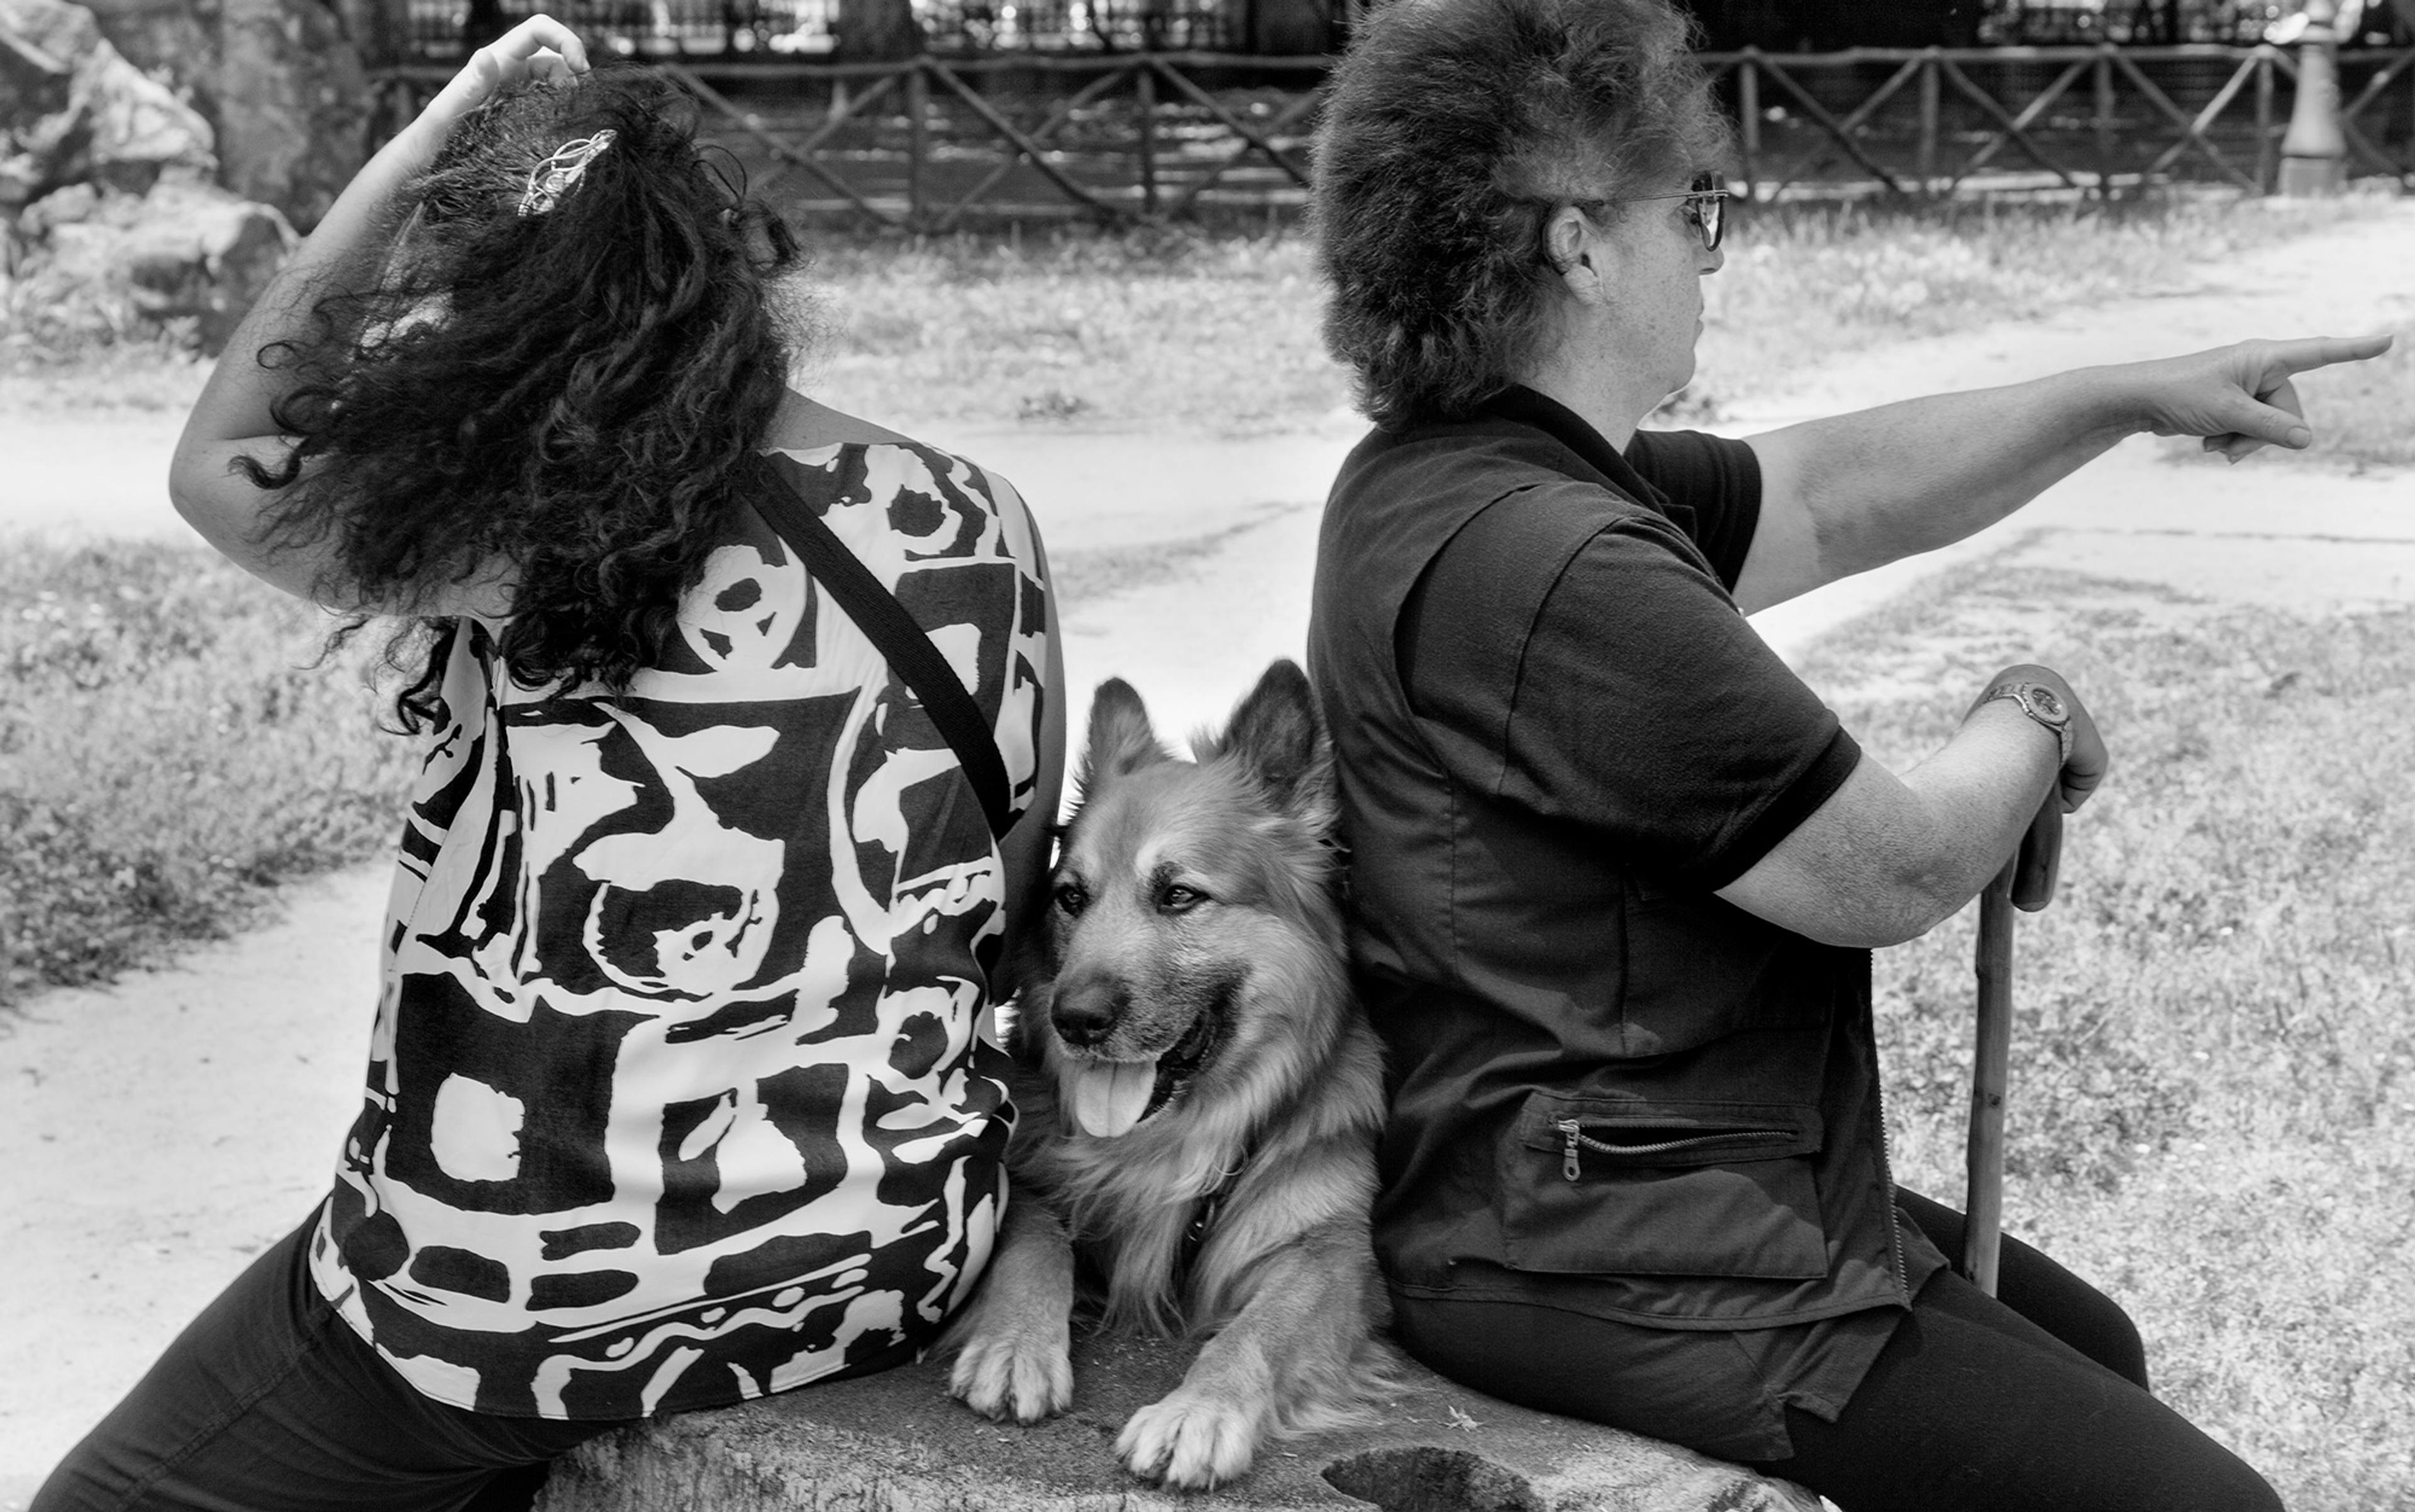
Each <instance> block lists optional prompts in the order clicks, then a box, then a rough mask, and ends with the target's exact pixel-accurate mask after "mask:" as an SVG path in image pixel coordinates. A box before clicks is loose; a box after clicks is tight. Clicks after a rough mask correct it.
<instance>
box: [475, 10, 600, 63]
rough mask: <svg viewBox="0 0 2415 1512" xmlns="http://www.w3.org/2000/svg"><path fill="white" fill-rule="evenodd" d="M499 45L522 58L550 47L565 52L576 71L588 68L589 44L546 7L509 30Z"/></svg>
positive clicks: (566, 61) (564, 56)
mask: <svg viewBox="0 0 2415 1512" xmlns="http://www.w3.org/2000/svg"><path fill="white" fill-rule="evenodd" d="M496 45H497V46H499V47H502V48H503V50H504V51H505V52H507V53H508V54H509V55H511V56H513V57H519V58H532V57H534V56H535V55H536V54H537V53H539V52H545V51H547V50H550V51H552V52H559V53H561V54H562V62H564V63H566V64H568V65H569V66H570V71H571V72H572V73H585V72H586V71H587V68H588V63H587V44H586V43H584V42H582V41H580V40H579V39H578V34H577V32H574V31H572V30H571V29H570V28H569V27H567V26H564V25H563V24H562V22H558V21H556V20H554V19H553V18H552V17H551V16H548V15H547V14H545V13H544V12H543V11H538V12H537V13H536V14H534V15H532V16H530V17H529V18H528V19H527V20H525V21H523V22H520V23H519V24H518V25H517V26H515V27H513V28H512V29H511V30H510V31H508V32H505V33H504V34H503V36H502V37H500V38H498V39H497V43H496Z"/></svg>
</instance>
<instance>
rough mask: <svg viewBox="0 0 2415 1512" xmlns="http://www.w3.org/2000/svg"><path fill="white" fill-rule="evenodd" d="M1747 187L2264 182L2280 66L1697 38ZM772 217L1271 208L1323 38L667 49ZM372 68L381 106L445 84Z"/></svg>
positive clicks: (2287, 73)
mask: <svg viewBox="0 0 2415 1512" xmlns="http://www.w3.org/2000/svg"><path fill="white" fill-rule="evenodd" d="M1703 61H1704V63H1705V65H1706V66H1707V67H1708V68H1709V70H1710V72H1711V74H1712V76H1713V79H1714V81H1715V82H1716V85H1717V87H1718V91H1719V94H1720V97H1721V98H1722V99H1723V100H1724V101H1725V102H1726V103H1727V105H1728V106H1729V108H1730V109H1731V110H1732V111H1733V113H1734V115H1735V118H1736V122H1737V127H1738V129H1737V140H1738V143H1739V146H1740V149H1741V153H1740V162H1739V163H1738V165H1737V167H1738V170H1739V177H1740V179H1741V184H1740V186H1739V187H1741V188H1743V189H1745V190H1746V191H1748V193H1750V194H1751V195H1752V196H1753V197H1754V198H1756V199H1759V200H1763V201H1769V200H1779V199H1792V198H1801V197H1809V196H1821V197H1834V196H1839V195H1861V194H1888V195H1897V196H1910V197H1928V198H1938V197H1945V196H1952V195H1956V194H1969V193H1973V192H1979V191H1986V192H1991V193H2034V192H2046V193H2056V194H2087V195H2119V194H2124V193H2130V192H2135V191H2136V190H2137V189H2138V188H2139V187H2144V186H2151V185H2154V184H2158V183H2163V182H2168V181H2171V180H2176V179H2194V180H2204V181H2211V182H2214V183H2225V184H2230V185H2234V186H2236V187H2240V188H2243V189H2245V190H2247V191H2249V192H2253V193H2263V192H2269V191H2270V190H2271V189H2272V188H2273V185H2274V182H2275V178H2276V174H2277V170H2278V163H2279V146H2280V142H2281V138H2282V134H2283V130H2284V127H2286V125H2287V122H2288V111H2289V106H2290V102H2291V98H2292V96H2293V93H2294V90H2295V87H2296V82H2297V76H2298V71H2299V63H2298V60H2297V58H2296V57H2295V56H2294V55H2293V54H2292V53H2290V52H2287V51H2285V50H2283V49H2280V48H2275V47H2271V46H2261V45H2259V46H2255V47H2228V46H2217V45H2212V44H2191V45H2182V46H2175V47H2163V48H2137V47H2114V46H2110V45H2103V46H2082V47H2035V48H2029V47H1999V48H1974V49H1961V50H1957V49H1941V48H1925V49H1918V50H1884V49H1857V50H1853V51H1851V52H1834V53H1784V54H1777V53H1768V52H1760V51H1757V50H1754V49H1749V48H1748V49H1745V50H1743V51H1741V52H1719V53H1706V54H1704V60H1703ZM655 66H656V67H662V68H664V69H665V70H666V71H667V72H669V73H670V74H671V75H672V76H673V77H674V78H676V79H677V80H679V81H680V82H681V83H682V85H683V86H685V87H686V88H687V89H688V91H689V92H690V93H691V94H693V95H694V96H695V97H696V98H697V100H698V102H699V104H700V106H701V107H702V109H703V110H704V111H705V112H707V119H708V124H709V128H710V131H711V132H712V135H713V136H714V137H715V138H716V139H717V140H718V141H720V142H722V143H723V144H724V145H725V146H727V148H728V149H729V150H730V151H731V152H732V153H733V154H734V155H735V156H736V157H738V158H739V159H740V161H741V162H742V164H743V165H744V166H745V167H746V169H747V170H748V172H749V175H750V180H751V182H752V183H753V185H754V187H756V188H757V190H758V191H759V192H763V193H765V194H767V195H768V196H769V197H771V198H772V200H773V201H774V202H777V203H780V204H781V205H782V206H783V207H784V208H785V209H787V210H788V211H790V212H791V213H794V214H800V215H802V216H805V217H815V218H821V217H837V218H840V219H846V220H853V221H856V222H859V223H861V224H863V225H866V226H870V227H876V228H881V229H886V230H893V231H902V232H916V233H935V232H949V231H952V230H956V229H959V228H961V227H964V226H966V225H967V224H969V223H972V222H974V221H997V220H1002V219H1014V220H1028V219H1044V218H1051V217H1055V218H1065V217H1072V218H1087V219H1091V220H1096V221H1101V222H1106V223H1130V222H1143V221H1154V220H1163V219H1168V218H1173V217H1207V216H1215V215H1225V216H1231V215H1264V216H1280V215H1282V214H1286V213H1288V212H1289V211H1291V210H1293V209H1296V208H1297V206H1298V205H1300V204H1301V203H1302V202H1304V201H1305V198H1306V194H1307V189H1308V185H1309V173H1310V164H1309V153H1308V145H1309V134H1310V131H1311V129H1312V126H1313V123H1314V118H1315V112H1316V107H1317V105H1318V103H1319V101H1320V99H1321V97H1322V90H1323V87H1324V82H1325V76H1326V72H1327V69H1328V68H1329V67H1330V66H1331V60H1330V59H1329V58H1326V57H1321V56H1304V57H1264V56H1240V55H1234V54H1225V53H1214V52H1057V53H1030V52H1024V53H1010V54H995V55H972V56H963V57H940V56H932V55H926V56H922V57H916V58H911V59H907V60H904V61H900V62H895V63H862V64H844V63H830V62H805V61H797V60H773V59H760V60H729V59H719V60H712V61H706V60H700V59H685V60H674V59H663V60H659V61H658V62H657V63H656V65H655ZM443 74H444V70H443V69H441V68H437V67H426V66H420V67H405V68H400V69H395V70H390V71H389V72H388V73H386V74H385V75H384V76H383V86H384V88H385V89H386V90H387V91H388V94H387V97H386V112H387V115H388V118H389V120H393V121H399V120H400V119H403V118H405V112H409V111H411V110H413V109H415V108H416V106H417V103H418V101H419V100H420V99H422V98H424V97H425V96H426V95H427V93H428V92H429V91H431V90H432V89H433V88H435V87H436V86H437V85H438V84H440V83H441V82H442V80H443ZM2340 76H2341V82H2342V87H2343V104H2344V111H2343V113H2344V116H2345V122H2344V127H2345V137H2346V142H2347V147H2348V157H2349V161H2348V171H2349V172H2350V173H2351V174H2355V175H2377V174H2378V175H2386V176H2389V177H2392V178H2395V179H2397V180H2398V181H2399V182H2400V183H2402V184H2406V185H2409V186H2415V49H2407V50H2400V51H2394V52H2393V51H2383V50H2356V51H2350V52H2342V53H2341V55H2340Z"/></svg>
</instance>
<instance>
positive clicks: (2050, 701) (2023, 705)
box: [1979, 679, 2071, 766]
mask: <svg viewBox="0 0 2415 1512" xmlns="http://www.w3.org/2000/svg"><path fill="white" fill-rule="evenodd" d="M1999 698H2003V699H2007V700H2009V701H2010V702H2011V703H2012V704H2013V706H2014V707H2016V708H2018V710H2020V711H2021V712H2022V713H2024V714H2027V715H2029V716H2030V718H2031V719H2033V720H2034V721H2036V723H2037V724H2038V725H2039V726H2042V727H2044V728H2046V729H2049V730H2052V731H2053V732H2054V743H2055V752H2056V759H2057V760H2058V761H2060V762H2062V763H2063V765H2066V766H2067V765H2069V764H2070V761H2071V706H2070V705H2069V704H2068V703H2066V702H2065V701H2064V700H2063V695H2061V694H2059V693H2057V692H2055V691H2054V690H2053V689H2052V688H2050V687H2048V686H2047V685H2046V684H2045V683H2043V682H2031V681H2022V680H2019V679H2007V680H2006V681H2002V682H1999V683H1997V684H1996V685H1995V686H1993V687H1991V688H1989V689H1988V691H1987V692H1986V693H1985V694H1984V695H1982V696H1981V697H1980V699H1979V702H1980V703H1981V704H1982V705H1986V704H1991V703H1994V702H1995V701H1996V700H1997V699H1999Z"/></svg>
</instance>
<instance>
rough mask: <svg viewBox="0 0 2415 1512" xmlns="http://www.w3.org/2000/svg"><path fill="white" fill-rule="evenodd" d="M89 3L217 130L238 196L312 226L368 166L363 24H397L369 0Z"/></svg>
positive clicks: (108, 31)
mask: <svg viewBox="0 0 2415 1512" xmlns="http://www.w3.org/2000/svg"><path fill="white" fill-rule="evenodd" d="M6 3H8V0H0V4H6ZM86 3H87V4H88V5H89V6H90V7H91V9H92V11H93V12H94V14H95V16H96V17H97V18H98V22H99V24H100V29H101V31H102V33H103V34H104V35H106V36H107V37H109V39H110V40H111V41H113V42H114V43H115V44H116V45H117V47H118V49H119V50H120V51H121V52H124V53H125V54H126V56H127V57H128V58H129V59H131V60H132V61H133V62H134V63H135V64H136V65H137V66H138V67H142V68H143V69H147V70H149V71H150V72H152V73H153V74H155V75H157V76H158V77H160V78H163V79H166V80H168V81H169V82H171V83H172V84H173V86H174V87H175V89H176V90H177V91H179V92H181V93H182V94H183V95H184V96H186V97H188V98H189V99H191V101H192V102H193V105H194V106H195V108H197V109H198V110H199V111H200V112H201V113H202V114H203V116H205V117H207V118H208V120H209V121H210V122H211V123H212V125H213V126H214V127H215V128H216V129H217V133H218V158H219V164H220V166H219V173H218V177H219V182H221V183H223V184H224V185H226V186H227V187H229V188H231V189H233V190H234V191H235V192H236V193H237V194H240V195H243V196H244V197H245V198H247V199H251V200H258V201H262V202H265V203H268V204H273V205H275V206H277V208H278V210H280V211H282V212H283V213H284V214H285V216H286V217H287V218H288V219H290V220H292V221H293V223H294V224H295V225H297V226H300V227H301V228H303V229H304V230H306V231H307V230H308V229H309V228H310V227H312V226H315V225H317V224H318V222H319V217H321V216H323V215H324V214H326V210H327V206H328V205H330V204H332V203H333V202H335V198H336V196H337V194H338V193H339V192H341V191H342V189H343V187H344V185H345V184H346V183H348V182H350V181H351V179H352V176H353V174H354V173H355V172H359V170H360V166H361V164H362V163H364V162H366V161H368V148H369V141H368V124H369V113H370V110H371V97H370V91H369V86H368V74H367V72H366V71H365V69H364V68H363V66H362V54H361V49H360V46H359V38H358V37H356V36H355V28H356V26H358V25H359V24H361V23H362V22H364V21H368V20H374V21H376V22H378V26H379V28H380V29H381V36H382V37H383V32H387V31H391V30H393V27H392V25H391V24H390V23H389V21H390V19H389V18H388V17H387V16H386V13H385V10H383V9H378V8H376V7H370V6H369V5H368V0H359V3H349V4H348V3H345V0H209V3H196V0H86ZM386 8H387V9H393V8H398V7H386ZM381 45H388V46H390V45H391V38H390V37H389V38H384V39H383V42H382V44H381Z"/></svg>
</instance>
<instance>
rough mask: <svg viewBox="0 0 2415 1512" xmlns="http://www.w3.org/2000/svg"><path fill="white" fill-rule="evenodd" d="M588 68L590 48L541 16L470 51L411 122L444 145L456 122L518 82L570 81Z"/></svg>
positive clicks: (566, 29) (569, 31)
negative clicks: (428, 129) (466, 57)
mask: <svg viewBox="0 0 2415 1512" xmlns="http://www.w3.org/2000/svg"><path fill="white" fill-rule="evenodd" d="M587 67H588V64H587V45H586V44H585V43H583V42H581V41H580V40H579V39H578V37H577V34H576V33H575V32H573V31H572V30H571V29H570V28H569V27H567V26H564V25H563V24H562V22H558V21H556V20H554V19H553V18H552V17H551V16H547V15H545V14H543V13H542V12H540V13H539V14H536V15H533V16H531V17H529V18H528V19H527V20H526V21H523V22H520V23H519V24H518V25H517V26H515V27H513V28H512V29H511V30H510V31H507V32H505V33H504V34H503V36H501V37H496V38H495V39H494V40H493V41H491V42H489V43H488V44H487V45H486V46H485V47H482V48H480V49H478V51H477V52H473V53H471V54H470V61H469V62H467V63H465V64H463V65H462V66H461V71H460V72H459V73H457V74H455V75H454V76H453V77H452V79H451V80H450V81H449V82H446V84H445V85H444V87H443V89H441V90H439V91H437V94H436V97H435V98H434V99H431V100H429V101H428V106H427V108H426V109H425V110H423V111H421V112H419V120H418V121H417V122H414V123H413V124H414V125H425V126H426V127H432V128H434V131H435V133H436V135H437V139H438V140H439V141H442V140H443V135H444V134H445V133H447V132H449V131H450V130H451V129H452V127H453V123H454V122H456V121H458V120H459V119H461V117H463V116H465V115H467V114H469V113H470V112H472V111H474V110H476V109H477V108H478V107H479V106H481V105H484V104H485V103H487V101H488V100H490V99H492V98H494V97H495V96H496V95H498V94H500V93H502V92H503V90H506V89H509V88H510V87H511V86H513V85H514V84H517V83H520V82H525V81H527V80H531V79H535V80H541V81H543V82H547V83H567V82H570V81H571V80H573V79H576V78H577V77H578V76H579V75H580V74H582V73H585V72H586V71H587Z"/></svg>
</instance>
